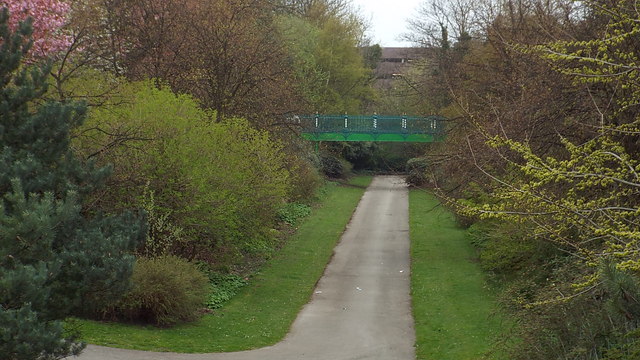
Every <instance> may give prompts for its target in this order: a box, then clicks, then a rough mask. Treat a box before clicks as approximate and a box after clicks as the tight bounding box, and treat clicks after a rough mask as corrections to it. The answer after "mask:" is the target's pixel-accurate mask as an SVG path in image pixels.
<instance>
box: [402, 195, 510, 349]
mask: <svg viewBox="0 0 640 360" xmlns="http://www.w3.org/2000/svg"><path fill="white" fill-rule="evenodd" d="M438 205H439V202H438V200H437V199H436V198H435V197H434V196H432V195H430V194H428V193H426V192H424V191H420V190H411V193H410V196H409V208H410V227H411V233H410V234H411V242H412V244H411V258H412V268H411V272H412V278H411V292H412V294H411V295H412V298H413V313H414V319H415V328H416V353H417V358H418V359H420V360H422V359H425V360H426V359H429V360H430V359H438V360H449V359H451V360H477V359H502V358H503V357H502V355H501V354H497V353H490V351H491V349H492V347H493V345H494V344H495V341H496V340H498V337H499V336H500V334H501V331H502V330H503V329H504V328H505V324H504V323H503V319H502V317H501V316H500V315H499V314H498V312H497V304H496V301H495V297H494V294H493V292H492V291H491V290H490V289H489V287H488V286H487V285H486V282H485V278H484V274H483V272H482V270H481V268H480V266H479V264H477V262H476V260H475V258H476V256H475V250H474V249H473V246H472V245H471V243H470V242H469V240H468V238H467V236H466V231H465V230H464V229H462V228H460V227H458V226H457V224H456V221H455V218H454V216H453V215H452V214H451V213H450V212H448V211H447V210H446V209H444V208H443V207H441V206H438Z"/></svg>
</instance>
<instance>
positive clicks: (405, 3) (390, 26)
mask: <svg viewBox="0 0 640 360" xmlns="http://www.w3.org/2000/svg"><path fill="white" fill-rule="evenodd" d="M352 1H353V3H354V5H355V6H357V7H360V9H361V11H362V15H363V16H364V17H365V19H367V20H368V21H369V23H370V29H369V33H368V35H369V37H371V39H372V40H373V41H372V42H373V43H374V44H375V43H379V44H380V46H383V47H402V46H411V44H410V43H407V42H404V41H400V40H398V39H397V38H398V36H399V35H400V34H402V33H404V32H406V31H407V25H406V24H407V19H409V18H411V17H412V15H413V14H415V12H416V9H417V8H418V6H419V5H420V3H421V2H422V1H424V0H352Z"/></svg>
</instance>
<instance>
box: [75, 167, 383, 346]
mask: <svg viewBox="0 0 640 360" xmlns="http://www.w3.org/2000/svg"><path fill="white" fill-rule="evenodd" d="M369 182H371V177H356V178H354V179H353V180H352V181H350V186H341V185H336V184H331V185H328V186H327V188H326V189H325V192H324V195H323V196H322V200H321V206H320V207H319V208H317V209H315V210H314V212H313V213H312V214H311V215H310V216H309V217H308V218H306V219H305V220H304V221H303V223H302V224H301V225H300V227H299V229H298V231H297V232H296V234H295V235H293V236H292V237H291V239H289V241H288V242H287V244H286V245H285V246H284V247H283V248H282V250H281V251H280V252H279V253H278V255H276V256H275V257H274V258H273V259H272V260H271V261H270V262H269V263H268V264H267V265H266V266H265V267H264V268H263V269H262V271H261V272H260V273H258V274H257V275H256V276H255V277H254V278H253V279H252V280H251V282H250V284H249V285H248V286H246V287H245V288H244V289H243V290H242V291H241V292H240V293H239V294H238V295H236V296H235V297H234V298H233V299H231V300H230V301H229V302H228V303H226V304H225V305H224V306H223V307H222V308H221V309H219V310H217V311H216V312H215V313H213V314H209V315H206V316H204V317H203V318H202V319H201V320H199V321H197V322H194V323H190V324H184V325H179V326H176V327H172V328H169V329H158V328H156V327H153V326H147V327H141V326H134V325H125V324H119V323H103V322H95V321H85V320H78V323H77V325H78V326H79V327H80V331H81V332H82V334H83V339H84V341H86V342H89V343H92V344H97V345H104V346H112V347H119V348H127V349H138V350H152V351H173V352H183V353H207V352H227V351H240V350H248V349H254V348H260V347H264V346H268V345H272V344H275V343H277V342H278V341H280V340H281V339H282V338H283V337H284V336H285V335H286V334H287V332H288V330H289V327H290V325H291V323H292V322H293V320H295V318H296V315H297V314H298V312H299V311H300V309H301V308H302V306H303V305H304V304H306V303H307V302H308V301H309V299H310V297H311V293H312V292H313V289H314V286H315V284H316V282H317V281H318V279H319V278H320V276H322V273H323V271H324V268H325V267H326V265H327V263H328V261H329V259H330V258H331V255H332V253H333V248H334V247H335V245H336V243H337V241H338V240H339V239H340V236H341V235H342V232H343V231H344V229H345V227H346V225H347V223H348V221H349V219H350V218H351V214H352V213H353V211H354V210H355V207H356V205H357V204H358V202H359V200H360V198H361V197H362V194H363V193H364V190H365V188H366V186H367V185H368V184H369Z"/></svg>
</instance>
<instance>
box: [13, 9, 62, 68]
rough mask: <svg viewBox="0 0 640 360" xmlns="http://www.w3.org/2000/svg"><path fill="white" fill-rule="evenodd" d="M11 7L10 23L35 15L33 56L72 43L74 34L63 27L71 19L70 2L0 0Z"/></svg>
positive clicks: (52, 52)
mask: <svg viewBox="0 0 640 360" xmlns="http://www.w3.org/2000/svg"><path fill="white" fill-rule="evenodd" d="M0 7H6V8H7V9H8V10H9V27H10V29H11V30H15V29H16V27H17V26H18V23H20V22H22V21H25V20H26V19H27V18H29V17H31V18H32V19H33V23H32V24H33V35H32V39H33V47H32V48H31V51H30V54H29V56H30V57H35V58H41V57H46V56H49V55H51V54H55V53H57V52H60V51H62V50H64V49H66V48H68V46H69V45H70V44H71V37H70V36H69V35H67V34H65V33H64V32H63V31H62V30H61V29H62V27H63V26H64V25H65V24H66V23H67V16H68V14H69V10H70V5H69V4H68V3H66V2H65V1H63V0H0Z"/></svg>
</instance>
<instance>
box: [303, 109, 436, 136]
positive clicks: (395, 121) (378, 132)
mask: <svg viewBox="0 0 640 360" xmlns="http://www.w3.org/2000/svg"><path fill="white" fill-rule="evenodd" d="M293 120H294V122H296V123H298V124H299V125H300V126H301V128H302V136H303V137H304V138H305V139H308V140H311V141H380V142H383V141H385V142H435V141H442V140H444V120H445V118H443V117H441V116H426V117H415V116H381V115H368V116H367V115H365V116H362V115H357V116H353V115H319V114H315V115H298V116H295V117H294V118H293Z"/></svg>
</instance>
